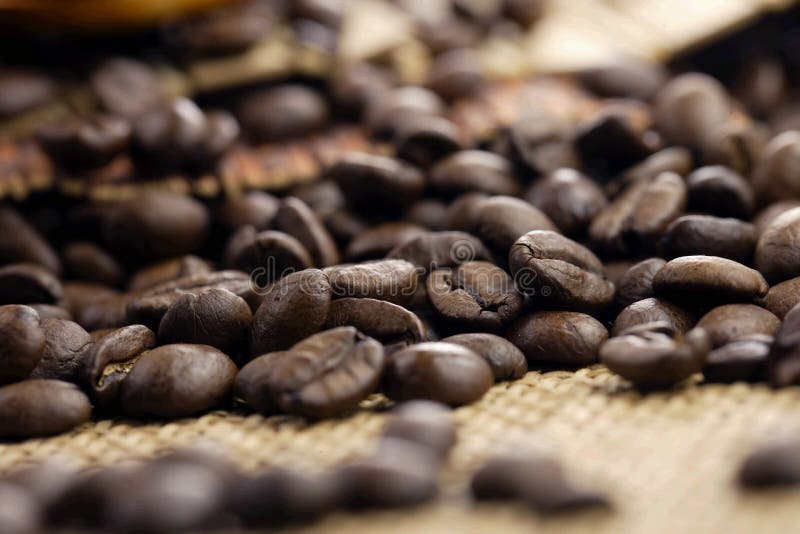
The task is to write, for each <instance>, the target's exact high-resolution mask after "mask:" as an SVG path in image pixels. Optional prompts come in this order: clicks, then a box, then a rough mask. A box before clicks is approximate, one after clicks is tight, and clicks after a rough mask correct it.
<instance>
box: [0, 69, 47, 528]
mask: <svg viewBox="0 0 800 534" xmlns="http://www.w3.org/2000/svg"><path fill="white" fill-rule="evenodd" d="M0 85H2V83H1V82H0ZM1 103H2V101H0V104H1ZM0 109H2V108H0ZM44 520H45V517H44V510H42V506H41V504H40V503H39V501H38V499H37V498H36V495H34V494H33V493H32V492H31V491H30V490H28V489H26V488H24V487H22V486H19V485H17V484H12V483H10V482H0V531H2V532H6V533H7V534H32V533H34V532H41V530H42V527H43V524H44Z"/></svg>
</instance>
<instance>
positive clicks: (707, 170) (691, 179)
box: [686, 165, 755, 219]
mask: <svg viewBox="0 0 800 534" xmlns="http://www.w3.org/2000/svg"><path fill="white" fill-rule="evenodd" d="M686 185H687V186H688V188H689V209H690V210H693V211H701V212H705V213H710V214H711V215H716V216H717V217H736V218H738V219H747V218H749V217H750V215H751V214H752V213H753V209H754V208H755V193H754V192H753V186H752V185H750V182H748V181H747V180H745V179H744V178H743V177H742V175H740V174H739V173H737V172H736V171H733V170H731V169H729V168H727V167H724V166H722V165H712V166H708V167H700V168H699V169H696V170H694V171H692V172H691V174H689V175H688V176H687V177H686Z"/></svg>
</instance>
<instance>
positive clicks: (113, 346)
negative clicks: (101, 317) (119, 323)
mask: <svg viewBox="0 0 800 534" xmlns="http://www.w3.org/2000/svg"><path fill="white" fill-rule="evenodd" d="M155 346H156V335H155V333H154V332H153V331H152V330H150V329H149V328H147V327H146V326H143V325H140V324H134V325H130V326H124V327H122V328H118V329H114V330H111V331H110V332H108V333H107V334H105V335H104V336H102V337H101V338H100V339H96V340H95V343H94V345H92V346H90V347H89V348H88V350H87V351H86V354H85V357H84V360H85V362H86V364H85V366H84V367H83V370H82V375H83V376H82V383H83V384H84V385H85V386H86V388H87V389H88V390H89V392H90V394H91V395H92V398H93V400H94V402H95V405H96V406H97V407H98V409H100V410H104V411H115V410H116V408H118V403H119V388H120V384H121V383H122V381H123V380H124V379H125V377H127V376H128V373H129V372H130V371H131V369H132V368H133V366H134V364H135V363H136V362H137V361H138V360H139V358H140V357H141V356H142V354H144V353H145V352H147V351H148V350H150V349H152V348H154V347H155Z"/></svg>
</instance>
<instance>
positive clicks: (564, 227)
mask: <svg viewBox="0 0 800 534" xmlns="http://www.w3.org/2000/svg"><path fill="white" fill-rule="evenodd" d="M525 200H527V201H528V202H530V203H531V204H533V205H534V206H535V207H537V208H539V209H540V210H542V212H544V213H545V214H546V215H547V216H548V217H550V219H551V220H552V221H553V222H554V223H555V225H556V226H557V227H558V228H559V230H561V231H562V232H563V233H564V235H569V236H573V235H579V234H582V233H583V232H585V231H586V229H587V228H588V226H589V223H591V221H592V219H593V218H594V217H595V215H597V214H598V213H599V212H600V210H602V209H603V208H605V206H606V204H607V201H606V197H605V194H604V193H603V190H602V189H600V187H599V186H598V185H597V184H596V183H595V182H593V181H592V180H591V179H589V177H588V176H586V175H585V174H583V173H581V172H579V171H576V170H574V169H558V170H557V171H555V172H552V173H549V174H547V175H545V176H543V177H542V178H540V179H539V180H537V181H536V182H534V183H533V185H531V187H530V188H529V189H528V190H527V191H526V192H525Z"/></svg>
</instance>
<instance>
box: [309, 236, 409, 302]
mask: <svg viewBox="0 0 800 534" xmlns="http://www.w3.org/2000/svg"><path fill="white" fill-rule="evenodd" d="M400 246H401V247H402V246H403V245H400ZM417 271H418V269H417V267H415V266H414V265H413V264H412V263H410V262H408V261H405V260H402V259H387V260H376V261H368V262H364V263H356V264H342V265H337V266H335V267H328V268H327V269H323V271H322V272H323V273H325V276H327V277H328V280H329V281H330V284H331V288H332V291H333V296H334V298H342V297H355V298H371V299H377V300H385V301H387V302H391V303H393V304H399V305H401V306H403V305H405V304H408V303H409V302H410V301H411V299H412V298H413V296H414V292H415V291H416V289H417V283H418V280H417V279H418V272H417Z"/></svg>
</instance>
